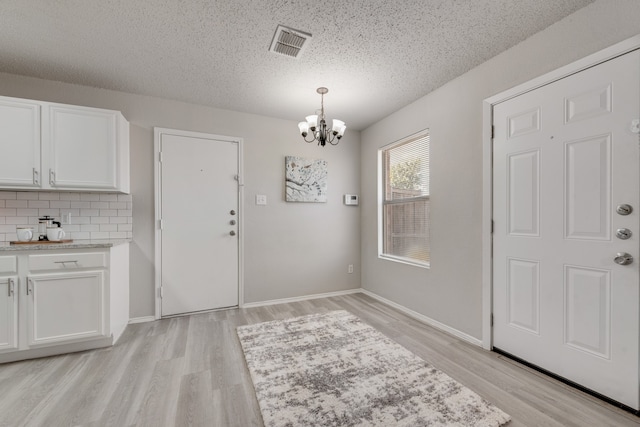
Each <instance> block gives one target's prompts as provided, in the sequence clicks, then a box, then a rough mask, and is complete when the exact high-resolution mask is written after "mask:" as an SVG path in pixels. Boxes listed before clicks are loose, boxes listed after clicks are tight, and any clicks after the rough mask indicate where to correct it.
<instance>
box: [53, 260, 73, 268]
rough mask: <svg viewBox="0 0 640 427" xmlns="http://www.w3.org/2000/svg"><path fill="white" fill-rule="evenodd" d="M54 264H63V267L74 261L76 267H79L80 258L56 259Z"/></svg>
mask: <svg viewBox="0 0 640 427" xmlns="http://www.w3.org/2000/svg"><path fill="white" fill-rule="evenodd" d="M53 263H54V264H62V266H63V267H66V266H67V263H74V264H75V265H76V267H79V265H78V260H76V259H74V260H73V261H54V262H53Z"/></svg>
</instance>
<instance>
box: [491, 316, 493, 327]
mask: <svg viewBox="0 0 640 427" xmlns="http://www.w3.org/2000/svg"><path fill="white" fill-rule="evenodd" d="M491 327H493V313H491Z"/></svg>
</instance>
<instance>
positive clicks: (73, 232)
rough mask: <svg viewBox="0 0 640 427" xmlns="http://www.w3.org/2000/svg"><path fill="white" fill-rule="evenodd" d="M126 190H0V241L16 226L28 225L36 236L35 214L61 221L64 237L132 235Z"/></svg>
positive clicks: (11, 236) (130, 205)
mask: <svg viewBox="0 0 640 427" xmlns="http://www.w3.org/2000/svg"><path fill="white" fill-rule="evenodd" d="M132 211H133V202H132V198H131V195H130V194H116V193H89V192H87V193H64V192H45V191H0V242H9V241H13V240H17V236H16V228H18V227H32V228H33V231H34V239H35V240H37V239H38V237H37V236H38V218H40V217H42V216H44V215H49V216H51V217H54V218H55V220H56V221H60V222H63V221H62V219H63V217H66V215H68V214H70V219H71V221H70V223H69V224H65V223H63V224H62V227H63V228H64V230H65V232H66V233H67V234H66V237H65V238H66V239H74V240H84V239H126V238H132V237H133V216H132Z"/></svg>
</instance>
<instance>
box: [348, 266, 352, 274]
mask: <svg viewBox="0 0 640 427" xmlns="http://www.w3.org/2000/svg"><path fill="white" fill-rule="evenodd" d="M347 273H349V274H351V273H353V264H349V267H348V268H347Z"/></svg>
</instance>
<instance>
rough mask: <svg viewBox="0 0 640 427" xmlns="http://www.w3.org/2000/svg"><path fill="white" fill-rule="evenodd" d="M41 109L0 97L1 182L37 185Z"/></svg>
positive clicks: (35, 104) (21, 185) (8, 184)
mask: <svg viewBox="0 0 640 427" xmlns="http://www.w3.org/2000/svg"><path fill="white" fill-rule="evenodd" d="M40 109H41V106H40V104H38V103H35V102H29V101H26V100H25V101H24V102H23V101H21V100H17V99H11V98H0V185H2V186H12V187H21V188H40V181H41V180H40V176H39V174H40Z"/></svg>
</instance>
